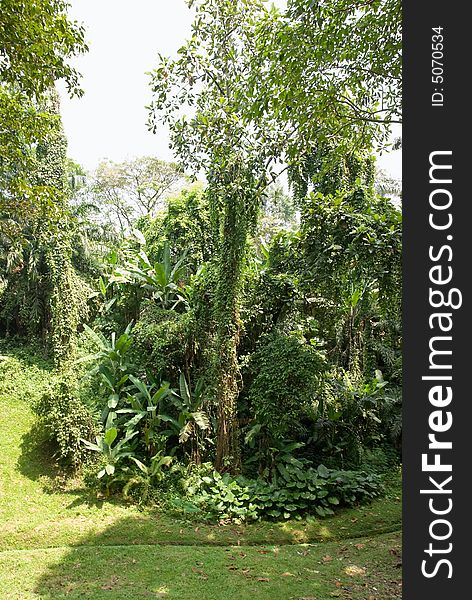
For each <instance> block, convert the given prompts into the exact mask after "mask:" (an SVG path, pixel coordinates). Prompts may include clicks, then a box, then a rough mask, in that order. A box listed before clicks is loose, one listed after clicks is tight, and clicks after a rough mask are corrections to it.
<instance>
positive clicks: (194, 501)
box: [175, 459, 383, 520]
mask: <svg viewBox="0 0 472 600" xmlns="http://www.w3.org/2000/svg"><path fill="white" fill-rule="evenodd" d="M205 470H206V473H205ZM382 489H383V486H382V483H381V479H380V477H379V476H378V475H376V474H373V473H366V472H364V471H339V470H335V469H328V468H327V467H325V466H324V465H319V466H318V467H317V468H316V469H315V468H313V467H309V468H306V467H305V464H303V463H301V462H300V461H297V460H296V459H293V462H292V463H291V464H288V465H285V466H281V465H279V473H278V477H276V478H274V479H273V480H272V481H271V482H268V481H265V480H263V479H246V478H245V477H237V478H232V477H231V476H230V475H229V474H228V473H226V474H224V475H221V474H219V473H217V472H216V471H211V470H209V466H208V465H203V474H202V471H201V470H200V471H197V472H196V474H194V475H193V477H189V479H188V480H187V482H186V492H187V493H186V500H185V501H182V500H177V501H176V502H175V504H176V505H177V506H179V507H180V508H182V509H184V510H187V511H189V512H196V511H201V512H202V513H203V514H204V516H205V517H207V518H210V519H214V518H219V519H222V520H225V519H241V520H255V519H261V518H276V519H277V518H284V519H289V518H300V517H301V516H302V515H303V514H312V513H316V514H317V515H319V516H322V517H324V516H327V515H331V514H333V507H335V506H338V505H339V506H352V505H354V504H356V503H359V502H365V501H369V500H371V499H373V498H375V497H376V496H378V495H380V493H381V492H382Z"/></svg>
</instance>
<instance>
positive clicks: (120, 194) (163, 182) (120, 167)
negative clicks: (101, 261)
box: [89, 156, 186, 233]
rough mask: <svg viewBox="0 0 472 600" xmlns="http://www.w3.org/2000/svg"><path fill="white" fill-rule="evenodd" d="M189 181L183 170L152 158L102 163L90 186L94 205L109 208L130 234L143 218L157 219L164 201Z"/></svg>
mask: <svg viewBox="0 0 472 600" xmlns="http://www.w3.org/2000/svg"><path fill="white" fill-rule="evenodd" d="M185 181H186V177H185V176H184V174H183V172H182V170H181V169H180V168H179V167H178V166H177V165H176V164H174V163H168V162H165V161H163V160H159V159H157V158H154V157H152V156H143V157H140V158H135V159H134V160H130V161H125V162H121V163H116V162H112V161H102V162H101V163H100V164H99V165H98V167H97V169H96V171H95V173H94V175H93V179H92V182H91V184H90V185H89V194H90V196H91V198H92V199H93V201H94V202H97V203H99V204H101V205H102V206H104V207H107V208H108V211H109V213H110V215H111V217H112V219H113V221H114V222H115V223H116V225H117V226H118V227H119V229H120V231H121V232H122V233H123V232H126V231H130V229H131V228H132V227H133V224H134V222H135V221H136V220H137V219H138V218H139V217H143V216H147V215H149V216H150V217H153V216H155V215H156V212H157V211H158V210H159V209H162V208H163V201H164V198H165V197H166V196H167V195H169V194H170V193H171V192H173V191H175V190H177V189H178V187H179V186H181V185H182V184H183V183H184V182H185Z"/></svg>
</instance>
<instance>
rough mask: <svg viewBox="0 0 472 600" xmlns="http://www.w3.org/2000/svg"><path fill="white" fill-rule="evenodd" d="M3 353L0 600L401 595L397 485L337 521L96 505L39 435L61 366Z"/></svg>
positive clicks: (25, 355)
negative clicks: (45, 397)
mask: <svg viewBox="0 0 472 600" xmlns="http://www.w3.org/2000/svg"><path fill="white" fill-rule="evenodd" d="M0 355H3V357H2V358H0V411H1V419H0V573H2V575H1V577H0V598H1V599H3V598H17V599H20V598H21V599H27V598H28V599H29V598H45V599H46V598H93V599H95V598H97V599H99V598H102V597H103V598H110V597H113V598H118V599H120V598H123V599H126V598H159V597H162V598H179V599H182V600H184V599H185V598H192V599H200V598H201V599H202V600H205V599H211V600H218V599H219V598H226V597H232V598H236V599H239V598H241V599H244V598H249V597H251V598H256V600H257V599H258V598H260V599H263V598H277V599H280V600H283V599H289V598H295V599H300V598H315V599H316V600H324V599H328V598H332V597H340V598H351V599H353V600H357V599H366V600H368V599H369V598H370V597H374V598H376V600H378V599H382V600H388V599H394V598H400V597H401V587H400V584H399V581H400V575H401V574H400V569H399V567H398V566H397V565H398V563H399V558H398V556H399V551H400V533H399V531H400V527H401V502H400V495H399V489H398V488H395V487H392V489H391V491H390V493H389V495H388V497H387V498H384V499H381V500H377V501H375V502H374V503H372V504H371V505H369V506H364V507H360V508H355V509H349V510H342V511H339V512H338V513H337V514H336V515H335V516H334V517H331V518H325V519H314V518H313V519H307V520H303V521H289V522H284V523H254V524H249V525H234V524H230V525H225V526H219V525H209V524H206V523H197V522H190V521H185V520H177V519H175V518H172V517H170V516H168V515H163V514H160V513H159V512H157V511H156V510H155V509H151V508H150V509H147V510H139V509H138V507H136V506H133V505H129V504H127V503H125V502H120V501H118V500H104V499H97V497H96V496H94V495H93V494H91V493H90V492H89V491H88V490H87V489H86V488H85V487H84V486H83V484H82V482H81V481H80V480H76V481H68V480H65V479H63V478H62V477H61V474H60V473H59V472H58V471H57V470H56V469H55V467H54V461H53V460H52V459H51V449H50V448H48V447H47V445H46V444H44V442H42V441H41V436H40V434H38V432H37V431H36V430H35V427H34V416H33V414H32V412H31V409H30V405H31V402H33V401H34V399H35V398H37V397H38V396H39V395H40V394H41V391H42V389H44V386H45V385H46V384H47V382H48V381H49V380H51V378H52V377H53V373H52V371H51V368H50V365H49V364H48V363H47V362H46V361H44V360H40V359H38V358H36V357H34V356H31V355H30V354H29V353H28V352H27V351H21V352H18V351H17V350H15V351H12V350H11V349H8V347H3V348H2V347H0ZM349 567H352V569H351V570H349ZM346 569H347V571H346ZM349 573H350V574H349Z"/></svg>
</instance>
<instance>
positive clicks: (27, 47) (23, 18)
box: [0, 0, 87, 239]
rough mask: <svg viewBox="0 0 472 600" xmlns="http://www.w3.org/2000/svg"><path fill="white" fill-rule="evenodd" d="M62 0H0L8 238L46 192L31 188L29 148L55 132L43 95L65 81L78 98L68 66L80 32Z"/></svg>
mask: <svg viewBox="0 0 472 600" xmlns="http://www.w3.org/2000/svg"><path fill="white" fill-rule="evenodd" d="M67 9H68V3H67V2H65V1H64V0H39V1H36V0H22V1H21V2H17V1H16V0H2V1H1V3H0V228H1V231H2V232H3V234H4V235H8V236H9V237H10V239H14V238H17V237H18V235H19V233H20V231H21V224H19V223H18V221H21V220H23V221H24V220H30V219H31V218H32V216H34V215H37V214H38V213H40V212H41V211H44V210H46V209H48V210H49V212H50V213H52V214H54V209H55V208H56V206H55V204H54V199H53V198H52V197H51V195H50V194H49V193H48V190H47V189H46V188H44V187H41V186H33V184H32V182H31V181H30V180H29V176H28V175H29V173H30V172H31V171H32V170H33V169H34V162H35V153H34V151H33V149H32V147H33V146H35V145H37V144H38V143H40V142H41V141H42V140H43V139H44V137H45V136H47V135H48V134H49V133H50V132H51V130H53V129H54V127H55V125H56V122H57V118H56V117H55V116H53V115H51V114H49V113H48V112H45V111H43V110H41V97H42V95H43V94H44V93H45V92H46V91H47V90H48V89H50V88H51V86H53V85H54V82H55V81H57V80H59V79H64V81H65V82H66V85H67V87H68V90H69V93H70V94H71V95H74V94H75V95H78V96H80V95H81V94H82V90H81V89H80V87H79V74H78V72H77V71H76V69H75V68H73V67H72V66H71V65H70V64H69V59H70V58H71V57H72V56H75V55H77V54H80V53H82V52H85V51H86V50H87V46H86V44H85V41H84V29H83V27H82V26H80V25H79V24H78V23H76V22H75V21H74V22H73V21H71V20H70V19H69V18H68V16H67Z"/></svg>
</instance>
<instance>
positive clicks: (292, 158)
mask: <svg viewBox="0 0 472 600" xmlns="http://www.w3.org/2000/svg"><path fill="white" fill-rule="evenodd" d="M385 1H386V2H387V3H389V2H390V3H391V0H385ZM188 4H189V5H190V6H191V7H193V8H195V21H194V24H193V27H192V38H191V39H190V40H189V41H188V42H187V43H186V44H185V45H184V46H183V47H182V48H180V50H179V53H178V55H179V58H178V59H177V60H171V59H169V58H166V57H162V56H161V57H160V64H159V65H158V67H157V69H156V70H155V71H154V73H153V78H152V89H153V91H154V94H155V97H154V101H153V104H152V105H151V119H150V127H151V128H152V129H153V130H154V131H155V130H156V127H157V121H158V120H159V119H160V120H162V121H163V122H164V123H166V124H168V125H169V126H170V133H171V142H172V146H173V148H174V150H175V152H176V154H177V156H178V157H179V159H180V160H181V162H182V163H183V164H184V165H185V166H189V167H192V168H193V169H194V170H195V171H196V172H198V170H199V169H204V170H205V172H206V175H207V180H208V186H209V198H210V203H211V210H212V214H213V222H214V224H215V234H216V239H219V247H218V252H217V256H218V259H217V263H216V273H217V277H216V280H217V283H216V289H215V321H216V326H217V334H216V346H215V365H216V399H217V406H218V439H217V456H216V467H217V468H218V469H226V468H229V469H231V470H233V471H237V470H238V468H239V438H238V435H239V434H238V421H237V397H238V381H239V373H238V364H237V346H238V340H239V294H240V287H241V274H242V266H243V263H244V257H245V251H246V240H247V236H248V233H249V232H250V231H251V230H253V229H254V227H255V226H256V224H257V214H258V209H259V207H260V204H261V202H262V198H263V192H264V189H265V187H266V186H267V185H269V184H270V183H271V182H273V181H274V180H275V179H276V177H277V175H278V173H280V171H281V170H282V167H279V168H277V164H279V165H280V164H281V163H283V162H285V163H286V167H284V168H287V167H288V166H292V167H293V166H294V165H296V164H299V163H300V161H302V159H303V157H304V156H306V155H310V154H312V153H313V150H314V149H316V148H317V147H318V146H319V144H320V143H323V142H327V141H329V142H330V143H331V144H333V145H334V146H335V147H336V148H338V149H339V151H340V152H341V151H342V152H349V151H353V150H354V149H356V148H364V147H365V146H366V145H369V144H370V143H371V142H372V140H373V139H374V138H375V135H376V132H377V128H378V127H379V125H380V124H381V123H384V122H385V123H387V122H389V118H386V119H383V120H382V121H381V120H379V119H377V118H374V119H366V118H365V113H364V112H363V109H362V110H361V111H357V110H354V109H352V104H353V100H352V99H354V106H357V103H361V104H359V106H361V105H362V106H363V105H364V104H365V105H366V106H368V108H369V110H370V111H371V114H372V115H375V114H376V109H375V107H374V104H373V102H377V100H376V99H375V98H373V97H372V98H371V97H368V96H367V94H363V93H362V90H363V84H362V80H361V79H360V76H359V73H357V76H352V77H350V76H348V75H347V74H348V73H349V71H350V67H349V65H348V66H347V68H346V69H345V70H344V76H343V72H340V68H341V67H342V66H343V59H342V57H343V52H344V50H343V46H341V45H340V44H342V43H347V44H349V38H346V39H344V37H343V36H345V35H346V34H347V33H348V31H349V24H350V22H351V21H352V20H353V19H354V22H355V20H356V18H357V17H358V13H359V12H360V14H361V15H362V14H364V13H366V12H367V14H368V18H367V21H368V22H369V24H370V26H371V27H372V28H373V29H374V31H372V32H370V31H369V32H367V33H366V32H365V31H364V34H366V35H368V39H369V40H370V41H369V42H368V48H369V52H370V53H371V55H372V58H375V59H376V60H377V59H378V60H377V62H381V61H382V59H381V58H379V56H381V53H382V49H381V47H380V41H381V39H382V35H383V33H382V31H383V27H384V25H385V19H384V16H383V13H382V11H381V7H379V5H382V4H383V2H382V1H381V0H379V1H374V2H373V3H367V4H366V5H365V8H364V7H363V6H362V5H361V4H360V3H355V6H354V7H352V6H350V5H348V4H347V3H346V2H344V1H343V0H330V1H328V2H326V3H316V2H312V3H310V6H311V7H312V8H313V18H311V16H310V19H309V20H307V19H305V14H306V13H305V12H304V11H302V10H301V9H300V7H301V3H298V4H297V3H296V2H295V1H294V2H292V3H291V6H290V10H289V12H288V13H287V14H286V15H285V16H282V15H281V14H280V12H279V11H278V10H277V9H275V8H273V7H271V8H269V9H267V8H266V7H265V4H264V3H263V2H262V1H259V0H236V1H235V0H198V1H196V0H190V1H189V2H188ZM370 4H372V5H373V8H372V10H371V11H370V12H369V6H370ZM325 5H326V10H325V8H323V9H322V12H321V13H320V12H319V11H318V8H317V7H325ZM297 7H298V8H297ZM336 7H338V8H340V9H342V10H341V12H340V13H338V12H337V8H336ZM346 8H349V10H344V9H346ZM307 12H308V11H307ZM305 25H307V26H308V30H307V31H306V32H304V31H303V27H304V26H305ZM355 26H356V25H355V24H354V27H355ZM392 27H393V28H396V27H398V19H397V18H396V20H395V23H394V24H393V25H392ZM330 34H333V36H334V38H333V39H331V38H330ZM359 35H361V34H359ZM297 36H302V38H301V39H302V41H299V39H298V37H297ZM306 44H308V46H306ZM323 45H325V46H326V52H325V48H324V46H323ZM363 49H364V47H360V48H359V52H358V54H355V52H356V48H355V47H354V46H353V47H352V48H351V47H350V49H349V53H350V54H351V55H352V57H351V59H350V62H351V63H352V64H357V65H360V64H361V63H362V54H363ZM336 52H337V55H336ZM392 54H395V48H392ZM299 63H301V66H300V67H298V66H297V65H298V64H299ZM376 64H377V63H375V64H374V63H373V64H372V65H371V66H372V69H370V67H369V69H370V70H372V71H373V70H374V68H376ZM384 76H385V73H383V74H382V77H384ZM335 93H337V94H338V96H336V97H337V98H338V99H339V101H338V102H336V103H334V102H333V97H334V94H335ZM392 94H393V92H392ZM393 95H394V94H393ZM348 108H349V111H348ZM353 111H354V112H353ZM188 115H190V116H188ZM390 120H391V119H390ZM376 139H378V140H379V141H381V139H382V138H381V136H377V138H376ZM336 142H338V143H337V144H336Z"/></svg>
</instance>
